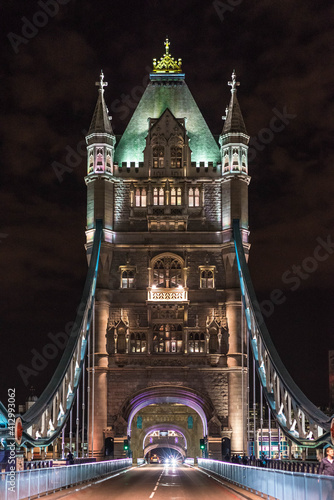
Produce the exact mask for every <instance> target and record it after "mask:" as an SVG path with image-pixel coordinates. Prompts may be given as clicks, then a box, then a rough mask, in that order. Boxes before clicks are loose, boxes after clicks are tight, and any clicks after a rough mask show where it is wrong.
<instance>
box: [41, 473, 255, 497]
mask: <svg viewBox="0 0 334 500" xmlns="http://www.w3.org/2000/svg"><path fill="white" fill-rule="evenodd" d="M60 498H63V499H64V500H112V499H115V500H116V499H117V500H150V499H153V500H218V499H219V500H237V499H238V500H239V499H242V500H245V498H253V496H252V495H249V494H248V493H247V492H242V493H238V492H234V491H232V490H231V489H229V488H227V487H225V486H224V485H223V484H221V483H220V482H217V481H216V480H214V479H212V478H211V477H209V476H208V474H205V473H203V472H201V471H200V470H197V469H194V468H192V467H187V466H176V467H167V466H163V465H146V466H142V467H133V468H131V469H130V470H127V471H125V472H120V473H118V474H117V473H116V474H115V475H114V476H113V477H109V478H106V479H102V480H99V481H97V482H94V483H92V484H89V485H87V484H86V485H77V486H76V487H74V488H71V490H67V491H66V490H62V491H59V492H57V493H55V494H51V495H48V499H49V500H60ZM257 498H258V497H257Z"/></svg>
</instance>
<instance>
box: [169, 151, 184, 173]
mask: <svg viewBox="0 0 334 500" xmlns="http://www.w3.org/2000/svg"><path fill="white" fill-rule="evenodd" d="M170 158H171V168H181V166H182V148H178V147H175V146H172V147H171V148H170Z"/></svg>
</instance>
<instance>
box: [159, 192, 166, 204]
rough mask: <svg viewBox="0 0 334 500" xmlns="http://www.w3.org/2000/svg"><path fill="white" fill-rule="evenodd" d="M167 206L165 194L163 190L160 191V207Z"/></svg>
mask: <svg viewBox="0 0 334 500" xmlns="http://www.w3.org/2000/svg"><path fill="white" fill-rule="evenodd" d="M164 204H165V193H164V190H163V188H160V189H159V205H164Z"/></svg>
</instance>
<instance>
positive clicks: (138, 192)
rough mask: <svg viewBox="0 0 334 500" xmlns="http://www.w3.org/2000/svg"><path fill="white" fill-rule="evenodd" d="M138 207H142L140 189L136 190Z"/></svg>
mask: <svg viewBox="0 0 334 500" xmlns="http://www.w3.org/2000/svg"><path fill="white" fill-rule="evenodd" d="M136 207H140V189H136Z"/></svg>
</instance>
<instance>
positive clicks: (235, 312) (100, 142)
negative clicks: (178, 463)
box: [86, 39, 249, 460]
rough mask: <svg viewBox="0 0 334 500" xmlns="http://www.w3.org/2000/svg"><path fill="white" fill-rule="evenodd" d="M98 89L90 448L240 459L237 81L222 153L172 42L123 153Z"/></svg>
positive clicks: (90, 142)
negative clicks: (170, 450) (97, 251)
mask: <svg viewBox="0 0 334 500" xmlns="http://www.w3.org/2000/svg"><path fill="white" fill-rule="evenodd" d="M97 85H98V86H99V96H98V101H97V105H96V108H95V112H94V116H93V119H92V123H91V126H90V129H89V132H88V135H87V137H86V140H87V152H88V171H87V176H86V184H87V190H88V202H87V231H86V235H87V255H88V259H89V255H90V252H91V248H92V241H93V235H94V224H95V220H96V219H102V220H103V228H104V236H103V242H102V247H101V257H100V264H99V276H98V283H97V297H96V306H95V318H94V321H93V329H94V332H95V333H94V338H93V341H92V343H91V352H92V358H91V359H92V364H91V368H90V394H91V405H90V428H89V439H88V442H89V448H90V450H91V453H92V454H93V455H94V456H96V457H104V456H105V455H109V456H111V455H112V456H114V457H115V458H119V457H121V456H124V453H125V452H124V450H123V441H124V439H128V440H129V443H130V447H131V450H132V454H133V458H134V460H136V458H138V457H142V456H144V454H145V453H147V451H149V450H151V449H154V447H155V446H156V443H158V444H159V443H160V445H161V443H162V442H163V441H159V439H160V437H159V436H160V434H161V439H165V438H166V436H167V438H166V439H167V441H168V440H169V441H168V442H169V445H170V444H171V442H170V440H174V441H173V443H172V445H173V447H174V448H175V449H177V450H178V451H180V453H182V454H183V455H188V456H191V457H196V456H201V455H202V452H201V450H200V439H203V438H204V440H205V443H206V450H205V453H207V454H208V456H210V457H212V458H220V457H221V454H222V440H224V441H225V442H228V443H231V446H230V449H229V452H230V453H242V452H244V451H245V434H246V433H245V430H246V412H247V408H246V384H245V380H246V378H245V377H246V361H245V355H244V352H245V347H244V341H245V339H244V336H245V335H244V328H243V324H242V321H241V318H242V311H241V298H240V288H239V281H238V274H237V266H236V260H235V251H234V244H233V235H232V221H233V219H235V218H238V219H240V227H241V230H242V234H243V241H244V243H245V249H246V251H248V199H247V194H248V193H247V191H248V184H249V176H248V165H247V148H248V147H247V143H248V140H249V137H248V135H247V132H246V129H245V124H244V121H243V118H242V114H241V111H240V107H239V104H238V101H237V95H236V91H237V85H238V83H237V82H236V77H235V73H234V72H233V75H232V81H231V82H230V85H231V93H232V95H231V101H230V104H229V107H228V108H227V112H226V117H225V118H226V120H225V125H224V128H223V131H222V133H221V135H220V138H219V144H220V146H219V145H218V142H217V141H216V140H215V139H214V137H213V135H212V133H211V132H210V130H209V128H208V126H207V124H206V122H205V120H204V118H203V116H202V114H201V112H200V110H199V109H198V107H197V105H196V103H195V101H194V99H193V97H192V95H191V93H190V91H189V89H188V86H187V84H186V82H185V74H184V73H183V72H182V67H181V60H180V59H178V60H175V59H174V58H173V57H172V56H171V54H170V49H169V41H168V39H167V40H166V42H165V54H164V56H163V57H162V58H161V59H160V60H159V61H156V60H154V61H153V71H152V73H151V74H150V81H149V84H148V85H147V88H146V90H145V92H144V94H143V96H142V98H141V100H140V102H139V104H138V106H137V108H136V110H135V112H134V114H133V116H132V118H131V120H130V122H129V124H128V126H127V128H126V130H125V132H124V134H123V135H122V137H121V139H120V140H119V142H118V143H117V144H116V147H115V143H116V140H115V136H114V134H113V130H112V127H111V124H110V119H109V116H108V109H107V107H106V104H105V100H104V86H105V85H106V83H105V82H104V80H103V74H102V73H101V78H100V82H99V83H98V84H97ZM242 374H244V377H243V376H242ZM159 432H160V434H159ZM166 433H167V434H166ZM229 440H230V441H229ZM152 443H153V444H152ZM225 452H226V451H225Z"/></svg>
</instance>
